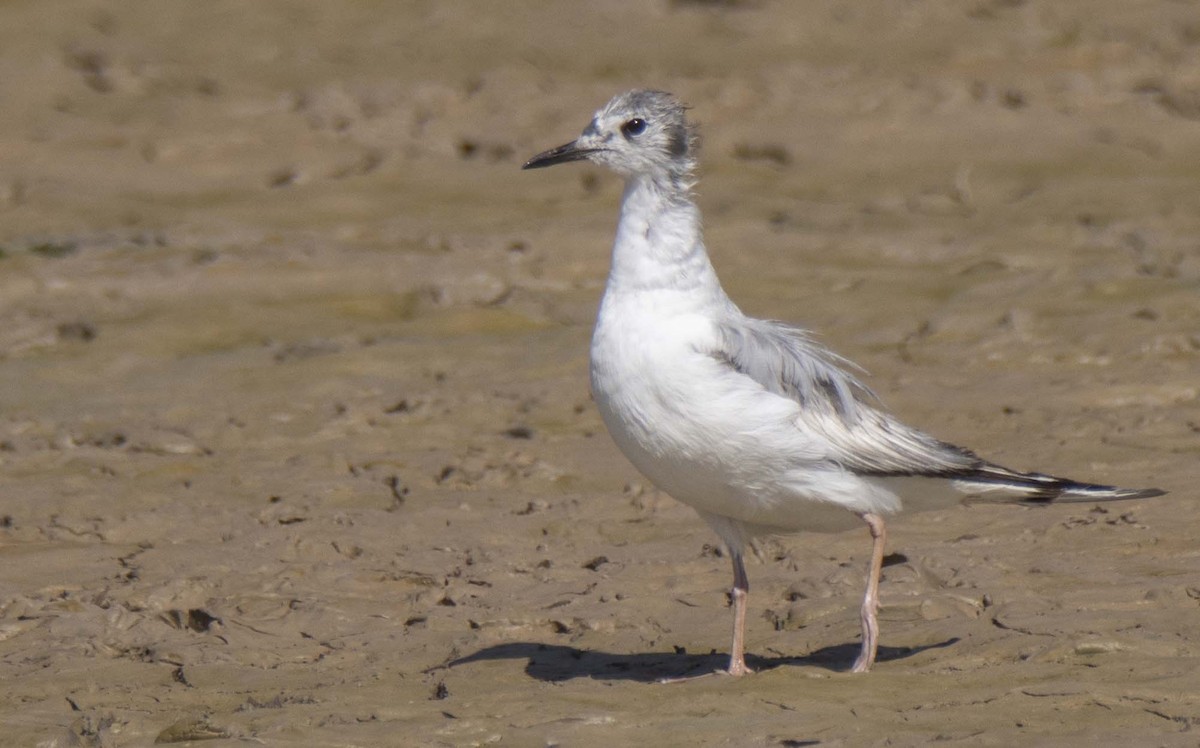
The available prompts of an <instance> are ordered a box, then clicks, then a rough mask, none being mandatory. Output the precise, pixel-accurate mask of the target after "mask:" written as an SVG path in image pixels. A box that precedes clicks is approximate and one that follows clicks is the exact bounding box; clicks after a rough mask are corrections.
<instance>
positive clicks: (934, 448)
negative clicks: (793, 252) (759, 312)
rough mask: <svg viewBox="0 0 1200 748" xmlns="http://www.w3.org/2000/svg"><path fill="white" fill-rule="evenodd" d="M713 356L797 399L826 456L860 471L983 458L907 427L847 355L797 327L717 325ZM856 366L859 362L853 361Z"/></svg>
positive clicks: (931, 469) (914, 470)
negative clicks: (887, 409)
mask: <svg viewBox="0 0 1200 748" xmlns="http://www.w3.org/2000/svg"><path fill="white" fill-rule="evenodd" d="M718 331H719V335H720V340H721V346H720V349H719V350H717V351H715V352H713V356H714V357H716V358H717V359H718V360H720V361H722V362H723V363H725V364H727V365H728V366H730V367H732V368H733V369H735V370H737V371H738V372H740V373H742V374H744V375H746V376H748V377H750V378H751V379H753V380H754V381H755V382H757V383H758V384H759V385H761V386H762V387H763V388H764V389H766V390H767V391H769V392H773V393H775V394H776V395H781V396H783V397H787V398H790V399H792V400H795V401H796V402H797V403H799V404H800V406H801V408H802V411H801V419H802V425H803V427H804V428H806V429H810V430H812V431H814V432H816V433H818V434H820V435H821V436H823V437H824V438H825V440H826V441H827V442H828V444H829V446H830V450H831V452H830V455H829V458H830V459H831V460H832V461H834V462H837V463H838V464H840V465H842V466H843V467H845V468H846V469H848V470H851V471H853V472H856V473H861V474H869V475H877V476H895V475H929V476H947V477H948V476H949V474H954V473H961V472H963V471H971V470H973V469H977V468H978V467H980V466H982V465H984V464H986V463H984V461H983V460H981V459H980V458H979V457H977V456H976V455H975V454H973V453H972V452H970V451H968V450H965V449H962V448H960V447H955V446H954V445H951V444H947V443H945V442H942V441H939V440H937V439H934V438H933V437H931V436H929V435H927V434H924V433H922V432H920V431H917V430H916V429H913V428H910V427H908V426H905V425H904V424H903V423H900V422H899V421H897V420H896V419H895V418H894V417H892V416H891V415H890V414H888V413H886V412H884V411H883V410H881V409H880V408H879V407H877V404H878V401H877V399H876V397H875V395H874V393H872V392H871V390H870V389H868V388H867V387H866V386H865V385H864V384H863V383H862V382H860V381H858V379H857V378H856V377H855V376H854V375H853V374H851V373H849V372H848V371H847V369H848V368H850V367H854V364H852V363H850V362H849V361H847V360H846V359H843V358H842V357H840V356H838V355H837V354H835V353H833V352H831V351H829V350H827V349H826V348H823V347H822V346H820V345H818V344H817V343H815V342H813V341H812V339H811V338H809V336H808V333H806V332H805V331H804V330H800V329H798V328H795V327H790V326H788V325H785V324H782V323H780V322H773V321H769V320H758V319H751V318H747V317H743V318H742V319H740V320H737V322H736V324H722V325H719V326H718ZM854 368H857V367H854Z"/></svg>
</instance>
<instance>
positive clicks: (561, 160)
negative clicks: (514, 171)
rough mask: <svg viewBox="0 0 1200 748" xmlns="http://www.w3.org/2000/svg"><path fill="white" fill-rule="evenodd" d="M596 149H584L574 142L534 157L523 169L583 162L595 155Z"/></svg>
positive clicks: (577, 142)
mask: <svg viewBox="0 0 1200 748" xmlns="http://www.w3.org/2000/svg"><path fill="white" fill-rule="evenodd" d="M597 150H598V149H596V148H582V147H580V145H579V141H577V140H572V141H571V142H570V143H567V144H565V145H560V146H559V147H557V148H551V149H550V150H548V151H544V152H542V153H539V154H538V155H536V156H534V157H533V158H531V159H529V160H528V161H526V162H525V165H524V166H522V167H521V168H522V169H544V168H545V167H547V166H554V165H555V164H565V163H567V162H568V161H582V160H584V159H586V158H587V157H588V156H590V155H592V154H593V153H595V152H596V151H597Z"/></svg>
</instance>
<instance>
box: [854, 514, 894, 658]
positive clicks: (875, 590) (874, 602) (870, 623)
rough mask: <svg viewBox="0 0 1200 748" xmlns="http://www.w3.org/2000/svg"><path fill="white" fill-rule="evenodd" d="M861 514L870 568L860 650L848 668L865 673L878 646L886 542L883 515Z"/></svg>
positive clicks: (863, 606)
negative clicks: (868, 542)
mask: <svg viewBox="0 0 1200 748" xmlns="http://www.w3.org/2000/svg"><path fill="white" fill-rule="evenodd" d="M861 516H862V518H863V521H864V522H866V523H867V527H869V528H870V529H871V568H870V570H869V571H868V572H867V592H866V594H865V595H864V596H863V603H862V629H863V633H862V651H861V652H860V653H859V655H858V659H857V660H855V661H854V666H853V667H851V668H850V672H852V673H865V672H867V671H868V670H870V669H871V666H872V665H874V664H875V651H876V649H877V648H878V646H879V621H878V619H877V617H876V613H877V611H878V610H879V575H880V573H881V572H882V571H883V546H884V543H886V542H887V529H886V528H885V527H884V525H883V517H880V516H879V515H878V514H870V513H867V514H863V515H861Z"/></svg>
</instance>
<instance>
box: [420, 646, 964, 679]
mask: <svg viewBox="0 0 1200 748" xmlns="http://www.w3.org/2000/svg"><path fill="white" fill-rule="evenodd" d="M956 642H958V637H954V638H951V639H947V640H946V641H943V642H937V643H935V644H926V645H923V646H918V647H882V646H881V647H879V653H878V656H877V658H876V660H877V661H878V662H887V661H889V660H902V659H904V658H906V657H911V656H913V655H915V654H920V653H921V652H925V651H928V650H931V649H942V648H944V647H949V646H951V645H952V644H955V643H956ZM858 650H859V647H858V645H857V644H839V645H836V646H832V647H823V648H822V649H818V650H816V651H814V652H811V653H809V654H807V655H804V656H802V657H760V656H758V655H752V654H747V655H746V664H747V665H748V666H749V667H750V668H751V669H753V670H756V671H759V672H761V671H764V670H772V669H774V668H777V667H782V666H784V665H809V666H815V667H823V668H825V669H827V670H841V671H849V669H850V663H851V662H852V661H853V660H854V658H855V657H856V656H857V655H858ZM519 659H525V660H527V661H528V662H527V664H526V665H525V672H526V673H527V674H528V675H529V676H530V677H533V678H537V679H538V680H541V681H549V682H552V683H558V682H561V681H567V680H572V679H574V678H593V679H596V680H632V681H639V682H643V683H652V682H657V681H662V680H669V679H673V678H686V677H689V676H693V675H703V674H705V673H710V672H714V671H717V670H723V669H724V668H725V666H726V665H728V664H729V656H728V655H722V654H719V653H716V652H714V653H711V654H703V655H698V654H687V653H686V652H646V653H640V654H614V653H611V652H600V651H597V650H590V649H576V648H575V647H569V646H564V645H561V644H540V643H537V642H510V643H507V644H497V645H494V646H491V647H485V648H483V649H481V650H479V651H478V652H475V653H474V654H469V655H466V656H464V657H459V658H457V659H454V660H451V661H450V662H448V663H446V664H445V665H444V666H442V667H446V668H454V667H458V666H460V665H466V664H468V663H472V662H480V661H483V660H519Z"/></svg>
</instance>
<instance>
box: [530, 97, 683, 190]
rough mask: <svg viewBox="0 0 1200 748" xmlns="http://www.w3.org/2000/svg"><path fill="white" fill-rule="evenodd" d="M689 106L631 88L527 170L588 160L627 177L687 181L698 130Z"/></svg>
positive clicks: (535, 161) (676, 181) (676, 100)
mask: <svg viewBox="0 0 1200 748" xmlns="http://www.w3.org/2000/svg"><path fill="white" fill-rule="evenodd" d="M686 112H687V107H685V106H684V105H683V104H681V103H680V102H679V100H678V99H676V98H675V97H674V96H672V95H671V94H669V93H666V92H664V91H646V90H637V91H627V92H625V93H623V94H620V95H618V96H616V97H615V98H613V100H612V101H610V102H608V103H607V104H605V105H604V106H603V107H602V108H601V109H600V110H599V111H597V112H596V116H595V117H593V118H592V121H591V122H590V123H589V124H588V126H587V127H586V128H584V130H583V134H581V135H580V136H579V138H578V139H576V140H574V141H572V142H570V143H567V144H566V145H561V146H559V147H558V148H552V149H551V150H548V151H545V152H544V153H539V154H538V155H536V156H534V157H533V158H531V159H529V161H527V162H526V163H525V165H524V166H523V167H522V168H524V169H540V168H542V167H545V166H553V165H555V164H562V163H566V162H568V161H580V160H588V161H592V162H593V163H597V164H600V165H602V166H607V167H608V168H610V169H612V170H613V171H615V172H617V173H618V174H621V175H622V176H624V177H627V178H628V177H641V176H645V177H650V178H652V179H655V180H660V179H661V180H668V181H670V182H673V183H680V182H686V181H687V179H688V177H689V176H690V174H691V172H692V169H693V168H695V165H696V161H695V150H696V134H695V130H694V128H693V127H692V126H691V125H690V124H689V123H688V121H687V117H686Z"/></svg>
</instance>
